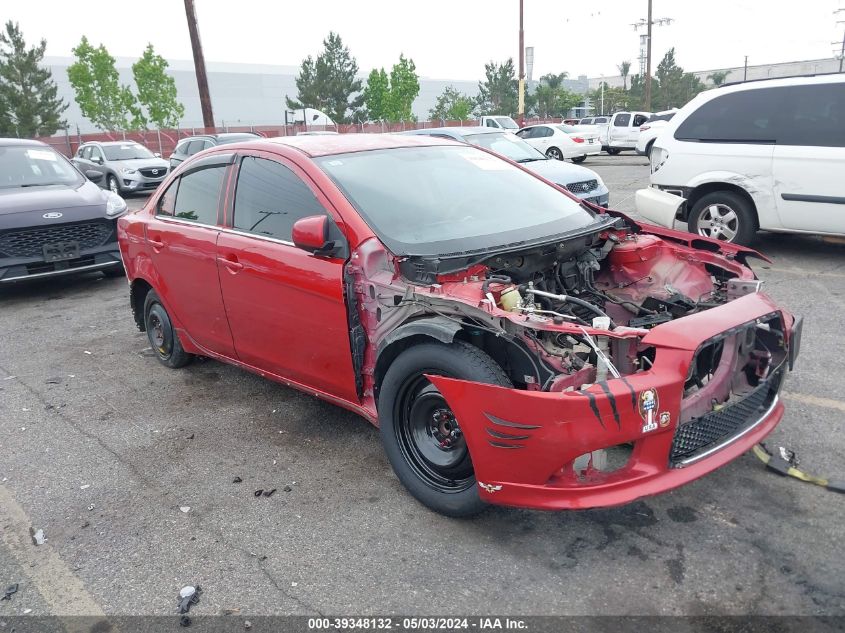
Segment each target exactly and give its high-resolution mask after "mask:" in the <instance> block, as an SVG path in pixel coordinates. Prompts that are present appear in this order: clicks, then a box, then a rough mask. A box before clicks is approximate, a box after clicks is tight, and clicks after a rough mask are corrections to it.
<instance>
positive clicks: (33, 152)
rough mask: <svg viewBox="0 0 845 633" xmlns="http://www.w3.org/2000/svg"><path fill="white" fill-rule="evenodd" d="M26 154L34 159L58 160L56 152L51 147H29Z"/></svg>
mask: <svg viewBox="0 0 845 633" xmlns="http://www.w3.org/2000/svg"><path fill="white" fill-rule="evenodd" d="M26 156H27V158H31V159H32V160H57V158H56V154H55V152H51V151H50V150H49V149H28V150H26Z"/></svg>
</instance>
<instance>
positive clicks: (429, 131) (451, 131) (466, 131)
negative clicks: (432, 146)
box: [401, 125, 505, 138]
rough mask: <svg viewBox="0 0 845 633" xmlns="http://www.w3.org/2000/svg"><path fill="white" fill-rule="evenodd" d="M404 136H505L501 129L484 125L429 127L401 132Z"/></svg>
mask: <svg viewBox="0 0 845 633" xmlns="http://www.w3.org/2000/svg"><path fill="white" fill-rule="evenodd" d="M401 134H402V135H403V136H432V135H435V134H448V135H449V136H455V137H457V138H464V137H466V136H474V135H476V134H505V132H503V131H502V130H501V128H494V127H486V126H483V125H469V126H467V127H448V126H447V127H428V128H425V129H422V130H409V131H407V132H401Z"/></svg>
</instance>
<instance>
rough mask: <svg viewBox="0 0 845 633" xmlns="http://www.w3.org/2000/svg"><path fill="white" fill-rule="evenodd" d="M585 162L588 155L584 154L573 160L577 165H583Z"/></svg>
mask: <svg viewBox="0 0 845 633" xmlns="http://www.w3.org/2000/svg"><path fill="white" fill-rule="evenodd" d="M585 160H587V155H586V154H584V155H583V156H575V157H574V158H573V159H572V162H573V163H575V164H578V163H583V162H584V161H585Z"/></svg>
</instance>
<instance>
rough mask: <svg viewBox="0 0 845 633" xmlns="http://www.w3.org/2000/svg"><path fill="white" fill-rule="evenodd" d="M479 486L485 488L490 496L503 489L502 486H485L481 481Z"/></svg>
mask: <svg viewBox="0 0 845 633" xmlns="http://www.w3.org/2000/svg"><path fill="white" fill-rule="evenodd" d="M478 485H479V486H480V487H481V488H483V489H484V490H486V491H487V492H489V493H490V494H493V493H494V492H498V491H499V490H501V489H502V487H501V486H494V485H493V484H485V483H484V482H481V481H479V482H478Z"/></svg>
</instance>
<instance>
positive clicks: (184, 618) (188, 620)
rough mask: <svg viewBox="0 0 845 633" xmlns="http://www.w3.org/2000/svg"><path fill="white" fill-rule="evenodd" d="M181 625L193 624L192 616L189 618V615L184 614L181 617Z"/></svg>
mask: <svg viewBox="0 0 845 633" xmlns="http://www.w3.org/2000/svg"><path fill="white" fill-rule="evenodd" d="M179 626H185V627H188V626H191V618H189V617H188V616H187V615H183V616H182V617H181V618H179Z"/></svg>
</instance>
